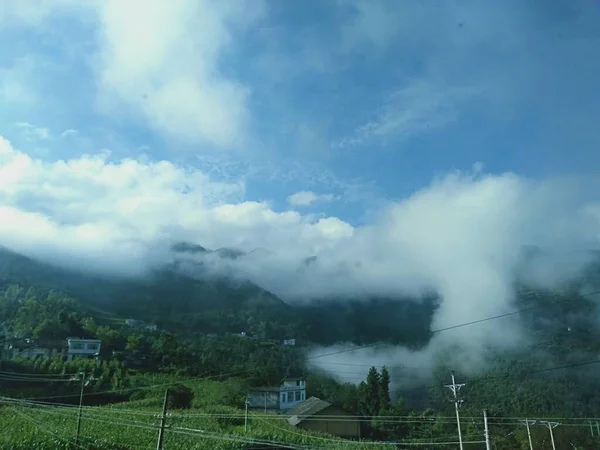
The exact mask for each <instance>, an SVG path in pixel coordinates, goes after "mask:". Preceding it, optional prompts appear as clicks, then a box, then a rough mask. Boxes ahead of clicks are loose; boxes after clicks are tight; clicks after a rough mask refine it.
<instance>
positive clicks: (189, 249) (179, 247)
mask: <svg viewBox="0 0 600 450" xmlns="http://www.w3.org/2000/svg"><path fill="white" fill-rule="evenodd" d="M171 249H172V250H173V251H174V252H175V253H191V254H197V253H209V252H210V250H208V249H206V248H204V247H202V246H201V245H198V244H192V243H190V242H177V243H176V244H173V246H172V247H171Z"/></svg>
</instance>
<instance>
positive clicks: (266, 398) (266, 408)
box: [265, 392, 267, 414]
mask: <svg viewBox="0 0 600 450" xmlns="http://www.w3.org/2000/svg"><path fill="white" fill-rule="evenodd" d="M266 413H267V393H266V392H265V414H266Z"/></svg>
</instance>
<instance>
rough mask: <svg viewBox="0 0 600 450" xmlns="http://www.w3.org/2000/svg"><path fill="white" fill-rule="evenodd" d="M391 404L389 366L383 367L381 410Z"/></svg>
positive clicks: (380, 391) (380, 389) (380, 390)
mask: <svg viewBox="0 0 600 450" xmlns="http://www.w3.org/2000/svg"><path fill="white" fill-rule="evenodd" d="M389 405H390V373H389V372H388V370H387V367H385V366H383V368H382V369H381V377H380V380H379V410H382V409H385V408H387V407H388V406H389Z"/></svg>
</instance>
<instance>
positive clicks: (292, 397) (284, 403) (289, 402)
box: [248, 380, 306, 410]
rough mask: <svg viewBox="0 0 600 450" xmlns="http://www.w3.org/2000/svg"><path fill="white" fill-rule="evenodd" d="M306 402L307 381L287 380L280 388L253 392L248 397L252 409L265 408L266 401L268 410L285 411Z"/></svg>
mask: <svg viewBox="0 0 600 450" xmlns="http://www.w3.org/2000/svg"><path fill="white" fill-rule="evenodd" d="M304 400H306V381H304V380H286V381H284V382H283V384H282V385H281V386H279V387H272V388H261V389H257V390H256V391H251V392H250V394H249V395H248V406H249V407H250V408H264V407H265V401H266V404H267V406H266V409H269V410H274V409H275V410H285V409H289V408H292V407H294V406H296V405H297V404H298V403H300V402H303V401H304Z"/></svg>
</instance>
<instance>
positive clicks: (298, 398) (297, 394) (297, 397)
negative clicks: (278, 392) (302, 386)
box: [295, 391, 300, 402]
mask: <svg viewBox="0 0 600 450" xmlns="http://www.w3.org/2000/svg"><path fill="white" fill-rule="evenodd" d="M295 397H296V399H295V400H296V401H297V402H299V401H300V391H296V394H295Z"/></svg>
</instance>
